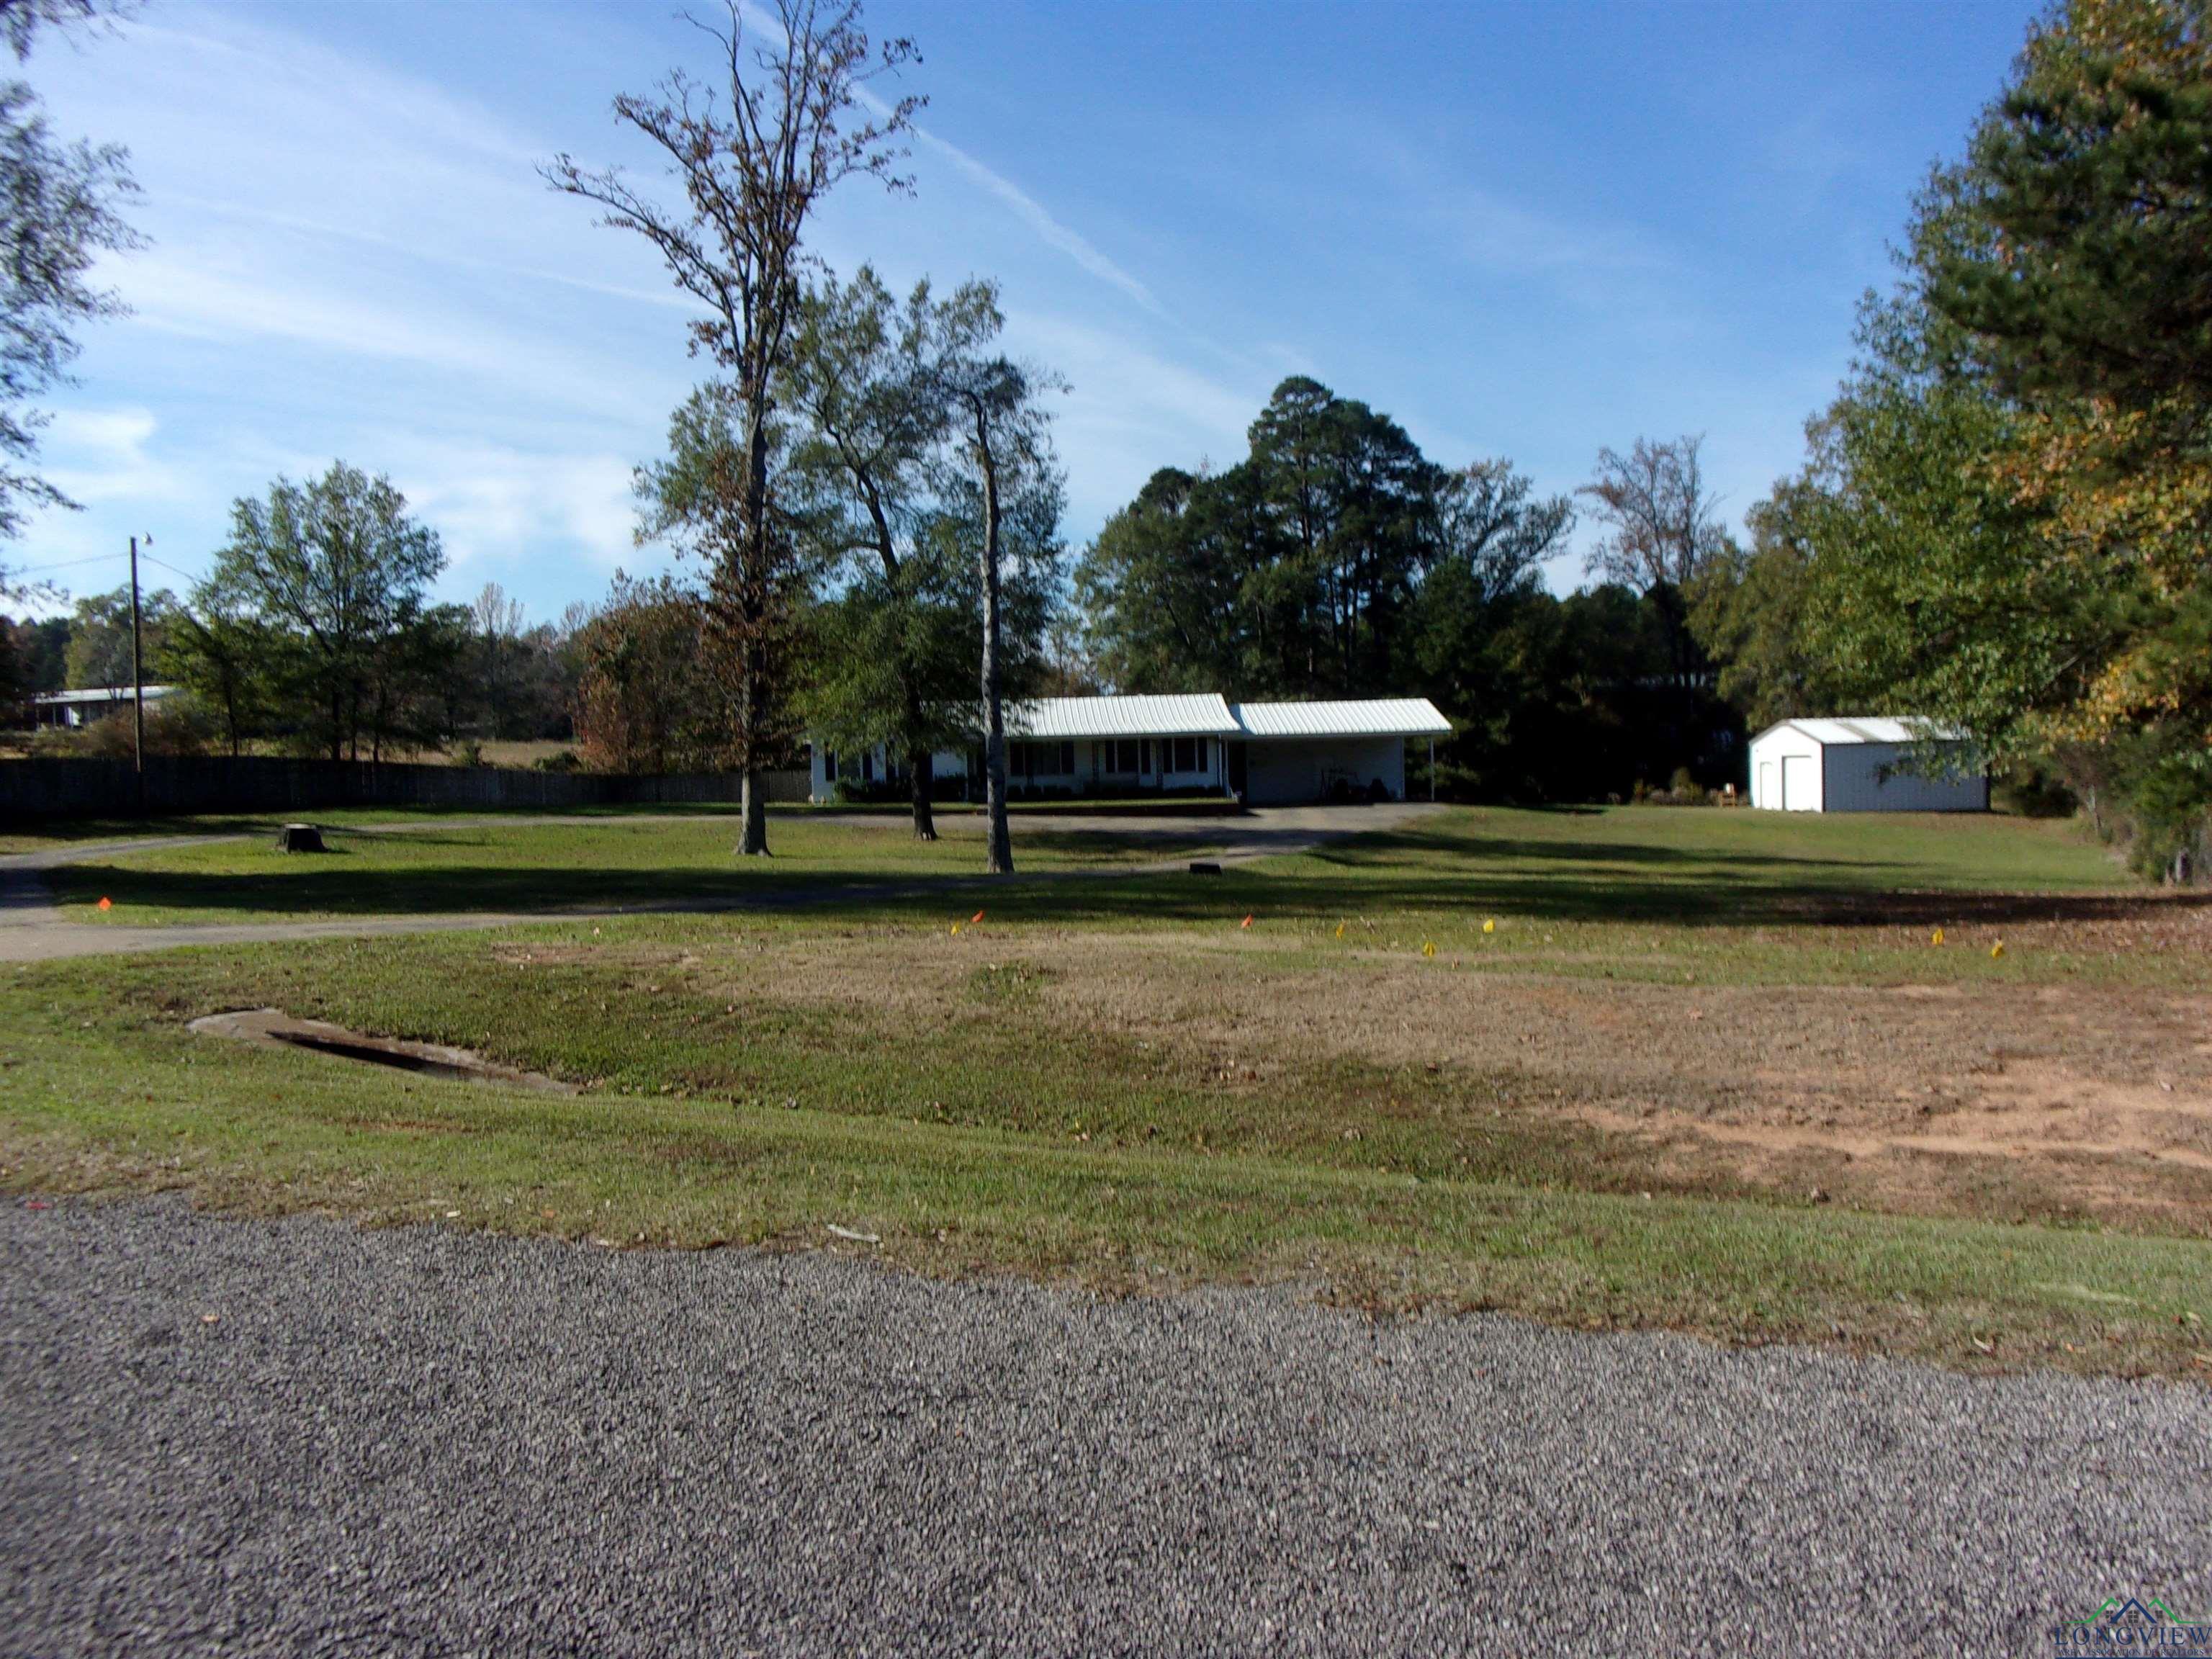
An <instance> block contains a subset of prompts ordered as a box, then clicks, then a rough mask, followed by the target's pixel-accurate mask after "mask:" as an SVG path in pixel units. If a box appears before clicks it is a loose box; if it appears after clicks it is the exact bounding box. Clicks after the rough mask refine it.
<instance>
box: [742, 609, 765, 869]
mask: <svg viewBox="0 0 2212 1659" xmlns="http://www.w3.org/2000/svg"><path fill="white" fill-rule="evenodd" d="M742 655H743V658H744V669H743V670H742V675H743V681H744V684H743V688H742V690H740V692H739V696H741V697H742V698H743V700H744V711H745V713H744V720H745V732H746V737H745V752H744V775H743V781H742V782H741V783H740V784H739V785H738V800H739V802H740V803H741V805H742V807H743V812H742V817H743V819H744V829H743V830H742V831H741V832H740V834H739V836H738V857H740V858H766V857H768V856H769V851H768V793H767V791H766V790H765V789H763V787H762V785H761V778H760V767H759V764H758V763H757V761H756V759H755V757H754V748H753V737H752V734H753V733H754V732H757V731H758V730H759V729H760V721H761V707H760V701H761V700H760V688H761V671H760V655H761V647H760V641H758V640H757V639H752V638H750V637H749V638H747V639H746V641H744V647H743V652H742Z"/></svg>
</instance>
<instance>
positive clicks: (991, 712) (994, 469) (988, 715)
mask: <svg viewBox="0 0 2212 1659" xmlns="http://www.w3.org/2000/svg"><path fill="white" fill-rule="evenodd" d="M975 455H976V459H977V460H979V461H980V462H981V464H982V471H983V811H984V816H985V817H986V819H987V823H988V831H987V833H988V835H989V838H990V845H989V851H988V853H987V854H986V857H985V861H984V865H983V867H984V869H985V870H986V871H987V872H988V873H990V874H992V875H994V876H1011V875H1012V874H1013V873H1014V844H1013V837H1012V836H1011V835H1010V834H1009V833H1008V832H1007V829H1006V708H1005V707H1004V704H1003V702H1001V699H1000V687H999V467H998V462H997V459H996V458H995V457H994V455H993V454H992V453H991V436H990V430H989V427H988V425H987V422H986V420H985V418H984V416H983V413H982V411H981V410H977V411H976V415H975Z"/></svg>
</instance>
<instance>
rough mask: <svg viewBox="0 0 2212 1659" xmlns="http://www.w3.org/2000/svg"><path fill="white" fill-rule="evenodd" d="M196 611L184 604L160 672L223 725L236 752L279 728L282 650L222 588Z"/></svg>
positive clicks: (224, 737) (203, 594) (207, 595)
mask: <svg viewBox="0 0 2212 1659" xmlns="http://www.w3.org/2000/svg"><path fill="white" fill-rule="evenodd" d="M196 597H197V598H198V599H200V600H201V602H202V610H201V611H200V612H199V613H198V614H197V615H195V614H194V613H193V612H192V611H191V610H189V609H185V608H182V607H179V610H178V612H177V615H176V618H175V621H174V622H173V623H172V625H171V627H170V629H169V632H168V638H167V642H166V646H165V648H164V650H163V652H162V655H161V672H162V673H163V675H164V676H166V677H167V678H168V679H169V680H171V681H172V682H173V683H174V684H178V685H180V686H182V687H183V688H184V689H185V690H186V691H187V692H189V693H190V694H191V696H192V697H193V698H194V699H195V700H196V701H197V702H199V703H200V704H201V705H202V706H204V708H208V709H210V710H211V711H212V712H213V713H214V714H215V715H216V718H217V719H218V720H221V722H222V740H223V744H224V746H225V747H226V748H227V749H228V750H229V751H230V753H232V754H233V755H237V754H241V753H243V752H244V750H245V746H246V740H247V739H248V738H253V737H256V736H258V735H260V734H262V733H264V732H268V731H270V730H271V729H273V728H274V726H276V721H277V718H278V714H279V710H280V708H281V706H282V696H283V690H282V687H281V686H280V685H279V684H278V676H277V671H276V670H277V665H278V663H279V662H280V660H281V659H282V657H283V653H282V651H281V650H280V648H279V647H278V646H277V645H276V642H275V641H273V640H272V639H271V638H270V634H269V630H268V629H266V628H265V627H264V625H263V624H262V623H261V622H260V621H259V620H258V618H256V617H253V616H252V615H250V614H248V613H247V612H246V611H245V610H244V609H243V608H242V607H241V606H240V604H239V603H238V601H237V600H236V599H235V598H234V597H233V596H231V595H229V594H227V593H224V592H221V591H219V590H217V591H206V590H204V591H203V592H201V593H200V594H198V595H197V596H196Z"/></svg>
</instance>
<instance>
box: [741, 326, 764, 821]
mask: <svg viewBox="0 0 2212 1659" xmlns="http://www.w3.org/2000/svg"><path fill="white" fill-rule="evenodd" d="M747 380H748V384H747V385H746V386H745V389H744V402H745V428H746V432H745V507H744V512H745V517H744V532H743V535H744V546H743V548H741V549H740V550H739V553H738V557H739V559H740V560H741V561H743V562H745V563H746V564H748V565H749V566H750V568H748V569H746V570H744V571H743V572H741V573H740V574H741V586H740V587H739V590H738V600H739V603H740V604H741V605H742V606H743V608H744V641H743V645H742V647H741V654H742V656H743V659H744V666H743V668H742V669H741V671H740V672H741V675H742V678H743V684H742V687H741V695H742V696H743V697H744V732H743V734H742V735H743V738H744V753H743V754H742V755H741V756H740V757H739V759H740V760H741V761H742V762H743V763H744V784H743V786H742V787H741V789H740V792H739V793H740V795H741V798H742V799H743V801H744V834H743V836H742V838H741V839H740V840H739V842H738V856H739V857H741V858H766V857H767V856H768V801H767V799H766V797H765V796H764V795H763V793H762V790H761V783H760V754H759V750H760V735H761V731H760V728H761V726H762V723H763V714H764V712H765V711H764V710H763V708H762V702H763V697H762V693H763V690H764V689H765V687H764V684H763V682H764V678H765V676H764V674H763V668H764V667H765V664H764V663H763V655H764V653H765V648H766V642H765V641H763V639H762V638H761V631H762V629H763V628H765V627H766V626H767V623H768V608H769V602H770V595H769V592H768V574H769V545H768V420H767V409H768V374H767V370H766V366H765V365H763V366H762V367H761V368H758V369H757V370H756V371H755V372H754V373H753V374H750V375H749V376H748V377H747Z"/></svg>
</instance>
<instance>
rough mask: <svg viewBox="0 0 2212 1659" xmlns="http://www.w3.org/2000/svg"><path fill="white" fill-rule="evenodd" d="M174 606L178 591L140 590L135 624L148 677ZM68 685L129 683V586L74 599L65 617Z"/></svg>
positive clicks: (91, 686) (91, 687)
mask: <svg viewBox="0 0 2212 1659" xmlns="http://www.w3.org/2000/svg"><path fill="white" fill-rule="evenodd" d="M178 617H179V606H178V605H177V596H176V595H175V594H174V593H172V592H170V591H169V590H168V589H167V588H166V587H157V588H155V589H153V590H152V591H150V592H143V593H141V594H140V595H139V601H138V627H139V635H140V641H141V645H140V650H141V661H142V665H143V667H144V668H146V669H147V670H148V671H149V672H148V678H149V679H150V678H153V674H152V670H153V669H154V668H155V665H157V664H158V663H159V662H160V661H161V655H162V652H163V650H164V649H165V648H166V647H167V643H168V639H169V635H170V633H171V631H172V630H173V629H174V628H175V627H176V624H177V619H178ZM68 664H69V669H68V672H69V684H70V689H71V690H81V691H82V690H97V689H99V688H100V687H102V686H111V685H128V684H131V590H130V588H129V587H128V586H124V587H118V588H117V589H115V590H114V591H113V592H108V593H93V594H88V595H86V596H85V597H84V598H83V599H79V600H78V601H77V602H76V609H75V610H74V611H73V612H72V613H71V615H70V635H69V655H68Z"/></svg>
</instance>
